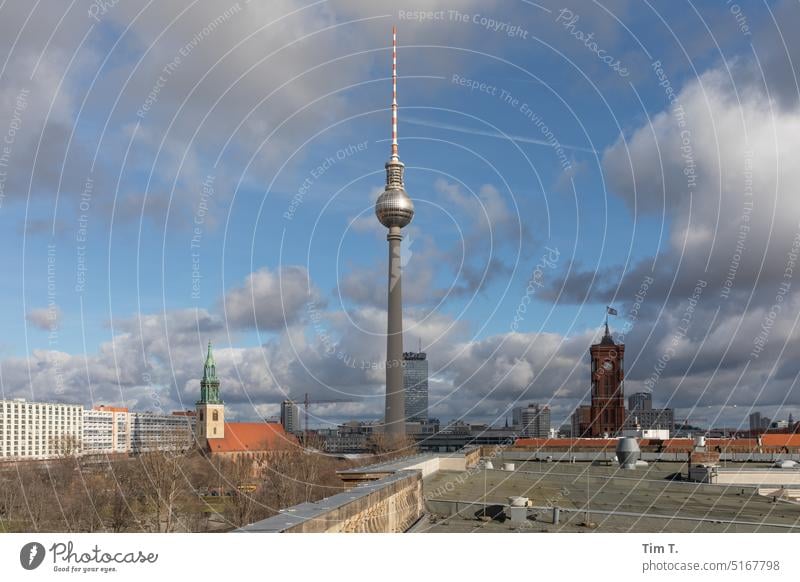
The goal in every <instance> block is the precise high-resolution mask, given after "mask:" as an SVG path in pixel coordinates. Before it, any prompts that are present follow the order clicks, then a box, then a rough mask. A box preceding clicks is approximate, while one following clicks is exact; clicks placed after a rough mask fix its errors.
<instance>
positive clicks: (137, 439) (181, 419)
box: [130, 412, 196, 453]
mask: <svg viewBox="0 0 800 582" xmlns="http://www.w3.org/2000/svg"><path fill="white" fill-rule="evenodd" d="M130 422H131V452H133V453H143V452H147V451H157V450H162V451H163V450H185V449H189V448H191V447H192V446H193V445H194V438H195V437H194V430H195V424H196V418H195V416H193V415H192V416H188V415H185V414H170V415H167V414H154V413H152V412H131V413H130Z"/></svg>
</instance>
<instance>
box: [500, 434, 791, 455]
mask: <svg viewBox="0 0 800 582" xmlns="http://www.w3.org/2000/svg"><path fill="white" fill-rule="evenodd" d="M616 442H617V441H616V440H614V439H594V438H578V439H558V438H556V439H534V438H522V439H517V441H516V443H514V446H516V447H527V448H535V449H553V450H559V449H562V450H563V449H573V450H587V449H588V450H598V449H614V447H615V446H616ZM639 446H640V447H642V450H644V447H656V448H657V449H658V450H660V451H663V452H668V453H678V452H687V453H688V452H689V451H691V450H692V449H693V448H694V439H689V438H671V439H667V440H663V441H661V440H657V439H641V440H640V441H639ZM706 447H707V448H708V450H710V451H715V450H717V449H719V450H721V451H731V452H750V451H757V450H758V440H757V439H753V438H740V439H718V438H708V439H706ZM783 447H787V448H789V449H794V450H797V449H800V434H764V435H762V437H761V448H762V450H764V449H779V448H783Z"/></svg>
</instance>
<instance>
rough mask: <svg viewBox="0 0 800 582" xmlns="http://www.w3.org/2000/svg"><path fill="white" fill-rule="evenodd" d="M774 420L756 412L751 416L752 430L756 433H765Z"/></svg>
mask: <svg viewBox="0 0 800 582" xmlns="http://www.w3.org/2000/svg"><path fill="white" fill-rule="evenodd" d="M771 422H772V419H770V418H768V417H766V416H763V415H762V414H761V413H760V412H754V413H752V414H751V415H750V430H751V431H754V432H758V431H765V430H767V429H768V428H769V425H770V423H771Z"/></svg>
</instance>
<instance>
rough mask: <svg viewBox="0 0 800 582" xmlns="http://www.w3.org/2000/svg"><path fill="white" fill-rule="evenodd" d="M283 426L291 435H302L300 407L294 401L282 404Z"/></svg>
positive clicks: (286, 401)
mask: <svg viewBox="0 0 800 582" xmlns="http://www.w3.org/2000/svg"><path fill="white" fill-rule="evenodd" d="M281 425H282V426H283V430H285V431H286V432H288V433H289V434H300V433H301V432H302V431H303V427H302V426H301V425H300V407H299V406H298V405H297V403H296V402H295V401H294V400H284V401H283V402H281Z"/></svg>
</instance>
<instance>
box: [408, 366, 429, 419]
mask: <svg viewBox="0 0 800 582" xmlns="http://www.w3.org/2000/svg"><path fill="white" fill-rule="evenodd" d="M403 388H404V389H405V392H406V398H405V408H406V422H424V421H426V420H428V360H427V356H426V354H425V352H422V351H420V352H405V353H404V354H403Z"/></svg>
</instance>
